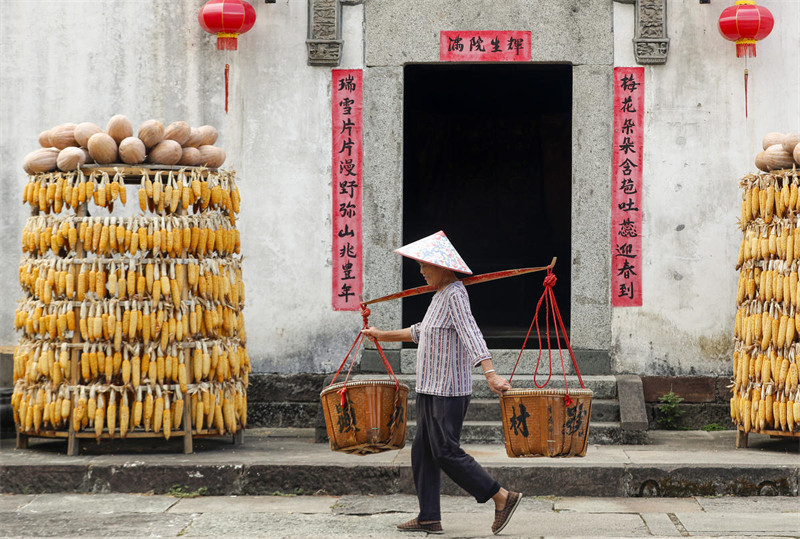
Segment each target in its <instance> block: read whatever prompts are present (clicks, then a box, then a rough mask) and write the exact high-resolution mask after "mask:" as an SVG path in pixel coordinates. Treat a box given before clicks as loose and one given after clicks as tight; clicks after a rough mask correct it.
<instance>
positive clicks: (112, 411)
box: [106, 391, 122, 438]
mask: <svg viewBox="0 0 800 539" xmlns="http://www.w3.org/2000/svg"><path fill="white" fill-rule="evenodd" d="M116 397H117V393H116V392H115V391H111V392H110V394H109V399H108V408H107V409H106V425H107V426H108V437H109V438H114V431H115V430H116V428H117V402H116ZM121 428H122V419H120V429H121Z"/></svg>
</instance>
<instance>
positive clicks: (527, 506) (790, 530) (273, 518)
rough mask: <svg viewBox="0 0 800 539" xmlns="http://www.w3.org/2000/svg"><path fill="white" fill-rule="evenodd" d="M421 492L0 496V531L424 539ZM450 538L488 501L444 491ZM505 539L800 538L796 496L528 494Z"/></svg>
mask: <svg viewBox="0 0 800 539" xmlns="http://www.w3.org/2000/svg"><path fill="white" fill-rule="evenodd" d="M416 507H417V506H416V498H415V497H413V496H409V495H399V494H398V495H390V496H341V497H336V496H238V497H237V496H224V497H215V496H199V497H191V498H187V497H184V498H181V497H173V496H164V495H141V494H40V495H0V536H2V537H222V536H224V537H230V538H233V537H237V538H238V537H241V538H247V537H276V538H277V537H302V538H305V539H311V538H323V537H326V538H327V537H337V538H338V537H342V538H354V537H381V538H384V537H385V538H391V537H406V538H407V537H424V536H425V535H426V534H424V533H401V532H397V531H395V530H394V527H395V525H396V524H397V523H399V522H404V521H405V520H407V519H410V518H413V516H415V511H416ZM442 510H443V515H442V525H443V527H444V528H445V535H444V537H464V538H468V537H469V538H480V537H493V536H492V535H491V532H490V524H491V520H492V505H491V502H490V504H487V505H478V504H476V503H475V502H474V500H472V499H471V498H466V497H444V498H443V501H442ZM501 535H502V536H504V537H529V538H538V537H547V538H557V537H592V538H602V537H609V538H610V537H756V536H758V537H781V538H784V537H795V538H797V537H800V498H797V497H747V498H735V497H712V498H703V497H698V498H580V497H574V498H557V497H552V498H551V497H548V498H533V497H531V498H524V499H523V500H522V503H521V505H520V508H519V509H518V511H517V513H516V514H515V515H514V517H513V519H512V521H511V523H510V524H509V525H508V526H507V527H506V529H505V530H504V531H503V533H502V534H501Z"/></svg>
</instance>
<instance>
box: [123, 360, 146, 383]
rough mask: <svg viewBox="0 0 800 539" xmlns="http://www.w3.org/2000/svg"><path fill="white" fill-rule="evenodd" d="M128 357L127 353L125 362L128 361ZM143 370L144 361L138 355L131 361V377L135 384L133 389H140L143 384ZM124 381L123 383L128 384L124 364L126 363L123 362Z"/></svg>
mask: <svg viewBox="0 0 800 539" xmlns="http://www.w3.org/2000/svg"><path fill="white" fill-rule="evenodd" d="M127 357H128V356H127V353H126V356H125V361H127ZM141 368H142V359H141V358H140V357H139V356H138V354H137V355H135V356H133V358H132V359H131V361H130V370H131V374H130V376H131V382H132V383H133V388H134V389H138V388H139V384H140V383H141V380H142V371H141ZM122 380H123V383H126V382H125V363H124V361H123V366H122Z"/></svg>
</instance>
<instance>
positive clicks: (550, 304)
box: [508, 268, 586, 405]
mask: <svg viewBox="0 0 800 539" xmlns="http://www.w3.org/2000/svg"><path fill="white" fill-rule="evenodd" d="M555 284H556V275H555V273H553V269H552V268H547V275H546V276H545V278H544V283H543V285H544V292H542V295H541V297H540V298H539V301H538V303H537V304H536V311H535V313H534V315H533V320H531V325H530V327H529V328H528V333H527V334H526V335H525V341H524V342H523V343H522V348H520V351H519V355H518V356H517V361H516V363H514V369H513V370H512V371H511V376H509V378H508V381H509V382H510V381H511V380H512V379H513V378H514V373H515V372H516V371H517V366H518V365H519V360H520V359H521V358H522V352H523V350H525V346H526V345H527V343H528V337H530V334H531V331H532V330H533V326H534V324H535V325H536V336H537V337H538V339H539V356H538V358H537V360H536V369H535V370H534V371H533V383H534V385H535V386H536V387H537V388H539V389H541V388H543V387H546V386H547V384H548V383H550V379H551V378H552V376H553V350H552V347H551V345H550V316H551V315H552V317H553V325H554V326H555V330H556V344H557V345H558V355H559V358H560V359H561V372H562V374H563V376H564V388H565V389H566V392H567V395H566V397H565V398H564V400H565V401H567V405H569V403H571V402H572V399H570V397H569V386H568V385H567V371H566V369H565V368H564V355H563V352H562V351H561V336H563V337H564V342H565V343H566V345H567V350H569V356H570V358H571V359H572V365H573V366H574V367H575V373H576V374H577V375H578V382H580V384H581V388H583V389H585V388H586V386H585V385H584V384H583V378H581V372H580V369H579V368H578V363H577V361H575V354H574V352H573V351H572V346H571V345H570V342H569V337H568V336H567V330H566V328H565V327H564V321H563V320H562V319H561V312H560V311H559V309H558V304H557V303H556V298H555V294H553V287H554V286H555ZM542 302H544V304H545V332H546V334H547V356H548V360H549V364H550V373H549V375H548V377H547V381H546V382H545V383H544V384H543V385H541V386H540V385H539V383H538V382H537V381H536V375H537V374H538V372H539V364H540V362H541V360H542V334H541V331H540V328H539V310H540V308H541V306H542ZM559 332H560V334H561V335H559Z"/></svg>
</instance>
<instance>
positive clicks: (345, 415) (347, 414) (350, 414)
mask: <svg viewBox="0 0 800 539" xmlns="http://www.w3.org/2000/svg"><path fill="white" fill-rule="evenodd" d="M336 415H337V416H338V417H337V419H336V426H337V427H339V434H342V433H344V432H353V431H355V432H358V431H360V430H361V429H359V428H358V427H357V426H356V411H355V409H354V408H353V405H352V404H351V403H350V401H346V402H345V403H344V406H339V405H338V404H337V405H336Z"/></svg>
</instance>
